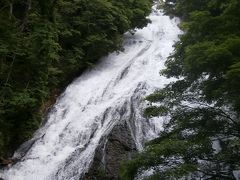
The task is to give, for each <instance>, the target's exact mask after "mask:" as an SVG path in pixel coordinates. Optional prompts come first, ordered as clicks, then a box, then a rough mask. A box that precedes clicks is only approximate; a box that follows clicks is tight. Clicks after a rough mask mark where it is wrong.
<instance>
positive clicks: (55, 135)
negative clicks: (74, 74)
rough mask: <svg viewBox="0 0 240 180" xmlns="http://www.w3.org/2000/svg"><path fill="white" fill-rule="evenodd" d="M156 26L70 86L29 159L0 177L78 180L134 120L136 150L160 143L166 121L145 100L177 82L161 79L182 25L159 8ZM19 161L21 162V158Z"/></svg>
mask: <svg viewBox="0 0 240 180" xmlns="http://www.w3.org/2000/svg"><path fill="white" fill-rule="evenodd" d="M149 18H150V19H151V21H152V22H151V23H150V24H148V26H147V27H145V28H143V29H139V30H137V31H136V33H135V35H133V36H132V35H130V34H128V33H127V34H126V35H125V42H124V49H125V50H124V52H120V53H117V52H116V53H112V54H110V55H109V56H107V57H105V58H103V59H102V60H101V61H100V63H99V64H98V65H97V66H96V67H95V68H93V69H91V70H89V71H87V72H85V73H84V74H83V75H81V77H79V78H77V79H76V80H75V81H74V82H73V83H72V84H70V85H69V86H68V87H67V89H66V91H65V92H64V93H63V94H62V95H61V97H60V98H59V99H58V101H57V103H56V104H55V105H54V107H53V109H52V111H51V112H50V113H49V115H48V118H47V120H46V122H45V124H44V125H43V126H42V127H41V128H40V129H39V130H38V131H37V132H36V133H35V135H34V137H33V139H32V140H31V141H30V142H32V146H31V148H30V149H29V150H28V151H27V153H26V154H25V156H24V157H22V159H21V160H20V161H19V162H18V163H16V164H15V165H13V166H12V167H10V168H9V169H5V170H4V171H2V172H0V177H2V178H4V179H6V180H78V179H79V178H81V177H82V176H83V174H84V173H85V172H87V170H88V169H89V166H90V164H91V162H92V160H93V157H94V152H95V149H96V148H97V146H98V144H99V141H100V140H101V137H103V136H107V135H108V134H109V133H110V131H111V130H112V128H113V127H114V126H115V125H116V124H118V123H119V122H120V121H123V120H126V119H128V118H130V116H131V119H134V126H133V127H131V128H132V129H133V130H132V136H133V138H134V141H135V144H136V147H137V148H138V149H139V150H140V149H141V148H142V143H143V142H144V141H145V140H148V139H151V138H154V137H155V136H156V135H157V133H158V132H159V130H161V121H162V119H150V120H146V119H144V118H143V117H142V110H143V108H144V107H146V102H145V101H144V100H143V99H144V97H145V96H146V95H147V94H149V93H151V92H153V91H154V90H155V89H157V88H161V87H163V86H164V84H166V83H168V82H169V81H171V79H166V78H164V77H162V76H160V75H159V71H160V70H161V69H163V68H164V62H165V60H166V58H167V56H168V55H169V54H170V53H171V52H172V51H173V47H172V45H173V44H174V42H175V41H176V40H177V39H178V34H179V33H180V30H179V28H178V27H177V24H178V20H177V19H174V18H173V19H170V18H169V17H168V16H164V15H163V14H162V13H161V12H160V11H158V10H156V7H153V11H152V13H151V14H150V16H149ZM15 156H19V154H18V152H16V153H15Z"/></svg>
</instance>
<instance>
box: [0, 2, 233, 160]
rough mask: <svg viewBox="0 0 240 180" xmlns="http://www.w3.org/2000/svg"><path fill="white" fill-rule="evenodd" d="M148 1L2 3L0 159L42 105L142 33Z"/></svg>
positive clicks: (34, 121)
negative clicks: (133, 33)
mask: <svg viewBox="0 0 240 180" xmlns="http://www.w3.org/2000/svg"><path fill="white" fill-rule="evenodd" d="M151 3H152V2H151V0H77V1H75V0H37V1H32V0H2V1H1V2H0V158H5V157H7V156H10V155H11V154H12V152H13V150H15V149H16V148H17V147H18V146H19V144H21V143H22V142H23V141H25V140H26V139H28V138H29V137H31V135H32V133H33V132H34V131H35V130H36V129H37V128H38V127H39V125H40V123H41V118H42V114H43V109H44V108H46V107H45V106H46V104H47V103H46V102H47V101H48V100H49V99H51V97H52V96H54V95H55V93H56V91H57V90H58V89H59V88H61V87H64V86H65V85H66V84H67V83H68V82H69V81H71V80H72V79H73V78H74V77H75V76H76V75H79V74H80V73H81V72H82V71H83V70H84V69H86V68H88V67H91V66H93V64H94V63H95V62H96V61H97V60H98V59H99V58H100V57H102V56H104V55H107V54H108V53H109V52H112V51H115V50H120V49H121V42H122V34H123V33H124V32H126V31H128V30H133V29H134V28H136V27H139V28H141V27H143V26H145V25H146V23H147V22H148V20H147V19H146V16H147V15H148V14H149V13H150V9H151ZM233 73H234V72H233Z"/></svg>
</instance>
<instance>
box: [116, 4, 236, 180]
mask: <svg viewBox="0 0 240 180" xmlns="http://www.w3.org/2000/svg"><path fill="white" fill-rule="evenodd" d="M164 9H165V11H166V13H167V14H170V15H176V16H179V17H181V19H182V23H181V24H180V27H181V28H182V29H183V31H184V34H183V35H181V36H180V41H179V42H177V43H176V44H175V51H174V52H173V54H172V55H171V56H170V57H169V58H168V60H167V62H166V69H165V70H163V71H162V72H161V73H162V74H163V75H165V76H166V77H175V78H177V80H176V81H175V82H173V83H170V84H168V85H167V86H166V87H165V88H164V89H160V90H158V91H156V92H155V93H154V94H152V95H150V96H148V97H147V98H146V100H148V101H149V102H151V103H154V105H152V106H149V107H148V108H147V109H146V111H145V115H146V116H147V117H149V118H151V117H156V116H168V117H169V120H168V122H165V123H164V131H163V132H161V134H160V136H159V137H158V138H157V139H155V140H153V141H151V142H150V143H148V144H147V147H146V149H145V150H144V151H143V152H142V153H140V154H139V155H137V156H136V157H135V158H134V159H133V160H131V161H129V162H125V163H124V164H123V166H122V170H121V172H120V176H121V177H122V179H124V180H128V179H129V180H130V179H133V178H134V176H136V175H137V174H139V173H140V174H141V172H144V170H150V169H151V170H152V172H153V174H152V175H150V176H148V177H146V179H157V180H159V179H161V180H164V179H196V178H197V179H213V180H214V179H215V180H228V179H229V180H230V179H235V178H236V177H235V175H236V174H235V173H234V172H236V171H237V170H239V169H240V139H239V138H240V119H239V115H240V1H239V0H167V1H166V3H165V4H164ZM234 174H235V175H234Z"/></svg>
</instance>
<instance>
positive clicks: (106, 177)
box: [83, 121, 137, 180]
mask: <svg viewBox="0 0 240 180" xmlns="http://www.w3.org/2000/svg"><path fill="white" fill-rule="evenodd" d="M136 151H137V148H136V145H135V141H134V137H133V136H132V134H131V128H130V127H129V125H128V123H127V121H123V122H122V123H121V124H118V125H116V126H115V127H114V128H113V129H112V131H111V133H110V134H109V136H108V137H103V138H102V140H101V143H100V145H99V146H98V148H97V149H96V152H95V157H94V160H93V163H92V165H91V168H90V170H89V171H88V173H86V174H85V177H84V178H83V179H84V180H116V179H118V173H119V169H120V164H121V162H122V161H124V160H127V159H131V157H132V155H133V154H134V153H136Z"/></svg>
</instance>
